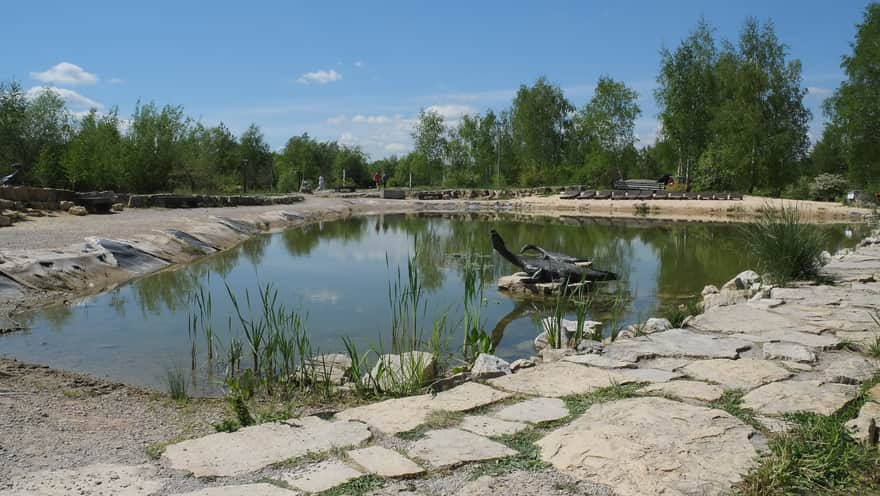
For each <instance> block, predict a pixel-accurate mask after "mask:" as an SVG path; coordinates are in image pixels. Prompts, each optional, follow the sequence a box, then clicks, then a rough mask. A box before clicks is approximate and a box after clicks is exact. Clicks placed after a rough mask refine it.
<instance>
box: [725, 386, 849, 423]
mask: <svg viewBox="0 0 880 496" xmlns="http://www.w3.org/2000/svg"><path fill="white" fill-rule="evenodd" d="M857 393H858V388H857V387H856V386H847V385H843V384H823V383H822V382H820V381H782V382H773V383H770V384H767V385H765V386H761V387H759V388H758V389H755V390H753V391H751V392H750V393H748V394H747V395H745V396H743V402H742V406H743V407H745V408H749V409H752V410H755V411H757V412H760V413H763V414H766V415H781V414H783V413H790V412H799V411H804V412H813V413H818V414H820V415H831V414H832V413H834V412H836V411H837V410H839V409H840V408H841V407H842V406H843V405H845V404H846V403H847V402H848V401H850V400H851V399H853V398H855V396H856V394H857Z"/></svg>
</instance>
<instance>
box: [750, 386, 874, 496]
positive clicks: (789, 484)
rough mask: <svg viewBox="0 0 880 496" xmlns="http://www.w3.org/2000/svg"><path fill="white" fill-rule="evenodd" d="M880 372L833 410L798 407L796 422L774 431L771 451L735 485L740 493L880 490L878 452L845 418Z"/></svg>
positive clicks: (852, 413) (763, 495) (756, 495)
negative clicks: (812, 410) (820, 411)
mask: <svg viewBox="0 0 880 496" xmlns="http://www.w3.org/2000/svg"><path fill="white" fill-rule="evenodd" d="M878 383H880V374H877V375H875V376H874V378H873V379H872V380H870V381H867V382H866V383H865V384H863V385H862V389H861V394H860V395H859V396H858V397H857V398H856V399H855V400H853V401H852V402H850V403H849V404H847V405H846V406H845V407H844V408H842V409H841V410H840V411H838V412H837V413H835V414H834V415H830V416H825V415H817V414H814V413H803V412H802V413H795V414H791V415H787V416H786V420H789V421H790V422H793V423H794V424H795V427H794V428H793V429H792V430H791V431H789V432H788V433H785V434H780V435H778V436H772V437H771V438H770V442H769V449H770V451H769V453H768V454H767V455H765V457H764V458H763V459H762V460H761V464H760V465H759V466H757V467H755V468H754V469H753V470H752V471H751V472H749V473H748V474H747V475H746V476H745V478H744V479H743V481H742V482H741V483H740V484H739V485H738V486H737V488H736V489H737V493H738V494H740V495H741V496H759V495H761V496H777V495H779V496H782V495H789V494H809V495H829V496H830V495H841V494H851V495H863V494H878V493H880V452H878V450H877V447H876V446H868V445H865V444H860V443H858V442H856V441H855V440H854V439H853V438H852V437H851V436H850V434H849V432H848V431H847V428H846V426H845V423H846V422H847V421H848V420H850V419H852V418H854V417H856V415H858V412H859V409H860V408H861V407H862V405H864V403H865V401H866V398H867V395H866V391H867V390H868V389H870V388H871V387H872V386H874V385H876V384H878Z"/></svg>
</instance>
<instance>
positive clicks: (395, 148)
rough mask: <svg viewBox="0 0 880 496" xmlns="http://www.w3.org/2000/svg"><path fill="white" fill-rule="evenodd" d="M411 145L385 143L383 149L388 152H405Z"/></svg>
mask: <svg viewBox="0 0 880 496" xmlns="http://www.w3.org/2000/svg"><path fill="white" fill-rule="evenodd" d="M411 148H412V147H411V146H410V145H407V144H405V143H388V144H387V145H385V151H386V152H389V153H406V152H408V151H409V150H410V149H411Z"/></svg>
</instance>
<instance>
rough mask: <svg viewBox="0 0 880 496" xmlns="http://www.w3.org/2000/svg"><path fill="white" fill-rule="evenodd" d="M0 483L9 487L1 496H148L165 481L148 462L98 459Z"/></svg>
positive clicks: (0, 492) (157, 489) (4, 480)
mask: <svg viewBox="0 0 880 496" xmlns="http://www.w3.org/2000/svg"><path fill="white" fill-rule="evenodd" d="M2 484H3V486H4V487H8V488H9V489H8V490H4V491H0V494H2V495H3V496H30V495H35V494H39V495H41V496H67V495H69V494H77V495H83V496H99V495H102V496H103V495H108V494H112V495H119V496H148V495H151V494H154V493H155V492H157V491H159V490H160V489H162V486H163V485H164V481H163V480H162V479H159V478H156V467H154V466H151V465H135V466H131V465H117V464H108V463H99V464H94V465H86V466H83V467H77V468H73V469H61V470H46V471H39V472H34V473H32V474H29V476H28V478H27V479H25V480H20V481H10V480H8V479H6V477H5V476H4V478H3V482H2ZM7 484H11V486H7Z"/></svg>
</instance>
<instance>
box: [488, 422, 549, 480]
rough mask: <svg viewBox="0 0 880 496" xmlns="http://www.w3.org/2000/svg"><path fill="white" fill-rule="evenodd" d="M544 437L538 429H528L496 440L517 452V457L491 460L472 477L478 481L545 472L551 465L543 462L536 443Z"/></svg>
mask: <svg viewBox="0 0 880 496" xmlns="http://www.w3.org/2000/svg"><path fill="white" fill-rule="evenodd" d="M543 435H544V433H543V432H541V431H540V430H537V429H534V428H532V429H526V430H523V431H520V432H517V433H516V434H508V435H505V436H498V437H495V438H493V439H494V440H496V441H498V442H500V443H502V444H504V445H506V446H507V447H508V448H510V449H512V450H514V451H516V452H517V454H516V455H514V456H510V457H507V458H501V459H498V460H490V461H486V462H483V463H480V464H479V465H477V467H476V468H475V470H474V471H473V473H472V474H471V477H472V478H474V479H476V478H478V477H482V476H484V475H492V476H495V475H501V474H507V473H510V472H514V471H517V470H522V471H526V472H534V471H537V470H544V469H545V468H547V467H549V464H548V463H547V462H545V461H543V460H541V450H540V449H538V447H537V446H535V441H537V440H538V439H540V438H541V437H542V436H543Z"/></svg>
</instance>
